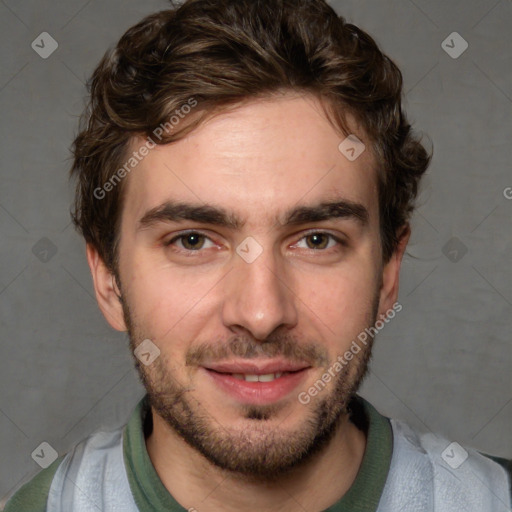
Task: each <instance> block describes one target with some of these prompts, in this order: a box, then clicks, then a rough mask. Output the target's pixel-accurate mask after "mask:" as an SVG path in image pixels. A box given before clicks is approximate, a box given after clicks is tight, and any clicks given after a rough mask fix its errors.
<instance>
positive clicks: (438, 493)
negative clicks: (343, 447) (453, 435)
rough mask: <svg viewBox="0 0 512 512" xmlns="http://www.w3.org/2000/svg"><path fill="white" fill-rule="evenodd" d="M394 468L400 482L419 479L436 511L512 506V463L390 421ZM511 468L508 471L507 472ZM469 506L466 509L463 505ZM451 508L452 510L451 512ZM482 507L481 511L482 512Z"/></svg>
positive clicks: (483, 509)
mask: <svg viewBox="0 0 512 512" xmlns="http://www.w3.org/2000/svg"><path fill="white" fill-rule="evenodd" d="M391 425H392V429H393V441H394V448H393V459H394V460H392V468H394V472H395V473H396V475H397V478H398V479H400V475H402V476H403V477H404V478H411V477H417V485H418V490H421V488H424V487H425V486H426V484H425V482H429V484H428V489H425V491H426V492H427V493H430V494H431V495H432V500H433V503H432V505H433V506H434V507H435V508H434V509H435V510H437V509H438V508H437V507H439V510H452V509H453V510H463V509H464V510H471V511H472V510H479V511H482V512H483V511H487V510H499V507H500V506H503V504H506V505H507V506H509V505H510V504H511V490H510V461H507V460H505V459H494V458H492V457H489V456H485V455H483V454H481V453H479V452H477V451H476V450H474V449H473V448H469V447H467V446H461V445H460V444H458V443H456V442H451V441H449V440H447V439H445V438H444V437H442V436H438V435H435V434H432V433H421V432H417V431H415V430H414V429H412V428H411V427H410V426H408V425H407V424H405V423H403V422H400V421H396V420H391ZM507 467H508V470H507ZM464 504H467V507H466V508H464V507H461V505H464ZM450 507H452V508H450ZM479 507H480V508H479Z"/></svg>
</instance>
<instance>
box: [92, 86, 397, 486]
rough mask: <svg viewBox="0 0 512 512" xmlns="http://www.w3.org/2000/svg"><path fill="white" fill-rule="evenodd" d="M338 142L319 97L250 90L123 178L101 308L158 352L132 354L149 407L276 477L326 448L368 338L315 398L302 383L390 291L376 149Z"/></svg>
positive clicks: (251, 471)
mask: <svg viewBox="0 0 512 512" xmlns="http://www.w3.org/2000/svg"><path fill="white" fill-rule="evenodd" d="M355 133H357V134H358V135H359V138H363V137H364V136H363V134H361V133H359V132H357V130H356V129H355ZM344 138H345V136H343V135H341V134H340V133H338V132H337V131H336V130H335V129H334V128H333V126H332V125H331V124H330V123H329V122H328V120H327V118H326V117H325V114H324V113H323V110H322V108H321V106H320V104H319V103H318V102H317V100H315V99H313V98H312V97H309V96H303V97H299V96H293V95H284V96H283V97H280V98H278V99H269V100H254V101H252V102H249V103H247V104H244V105H243V106H241V107H239V108H237V109H235V110H232V111H230V112H227V113H222V114H219V115H218V116H216V117H213V118H211V119H210V120H209V121H207V122H206V123H204V124H203V125H201V126H200V127H199V128H197V129H196V130H195V131H193V132H192V133H191V134H189V135H188V136H187V137H186V138H185V139H182V140H181V141H178V142H176V143H173V144H170V145H165V146H157V147H156V148H155V149H153V150H151V151H150V153H149V155H148V156H146V157H145V158H144V160H142V162H141V163H140V164H139V165H138V166H137V168H136V169H135V170H134V171H132V173H131V175H130V176H129V178H128V179H127V182H126V189H125V194H126V195H125V202H124V209H123V214H122V222H121V231H120V244H119V280H120V293H121V294H122V304H123V308H122V309H121V306H120V305H119V301H117V299H110V298H109V297H108V293H107V292H105V293H103V294H102V293H101V292H100V293H99V301H100V306H101V307H102V309H103V311H104V312H105V315H106V316H107V318H108V319H109V320H110V322H111V324H112V325H113V326H114V327H116V328H118V329H125V328H126V329H127V330H128V331H129V334H130V339H131V343H132V349H135V348H136V347H137V346H138V345H139V344H140V343H141V342H142V341H143V340H146V339H149V340H151V342H152V343H153V344H154V345H155V346H156V347H158V349H159V351H160V355H159V357H157V358H156V359H155V360H154V361H153V362H152V363H151V364H150V365H147V366H146V365H145V364H141V363H140V362H139V361H138V360H137V365H138V369H139V371H140V374H141V377H142V379H143V382H144V384H145V386H146V389H147V391H148V394H149V396H150V400H151V404H152V406H153V409H154V411H155V412H156V413H157V414H158V415H159V416H160V417H161V418H162V419H163V420H165V422H166V424H167V425H168V426H169V427H170V428H171V429H172V431H174V432H176V433H178V434H179V435H181V436H182V437H183V438H184V439H185V441H186V442H187V443H189V445H191V446H193V447H194V448H196V449H197V450H198V451H199V452H200V453H201V454H203V455H204V456H205V457H206V458H207V459H208V460H209V461H211V462H212V463H214V464H216V465H218V466H220V467H222V468H224V469H228V470H231V471H235V472H238V473H240V474H245V475H252V476H255V477H260V478H265V477H267V478H270V477H273V476H275V475H276V474H279V473H282V472H284V471H286V470H287V469H289V468H291V467H294V466H296V465H297V464H299V463H300V462H301V461H304V460H306V459H307V458H308V457H310V456H311V455H312V454H313V453H316V452H317V451H318V450H319V449H320V448H321V447H322V446H324V445H325V444H326V442H327V441H328V440H329V439H330V438H331V436H332V435H333V433H334V432H335V430H336V426H337V425H338V424H339V421H340V419H341V418H342V417H343V416H344V414H345V413H346V407H347V403H348V401H349V400H350V397H351V396H352V395H353V393H354V392H355V391H356V389H357V387H358V385H359V383H360V381H361V379H362V377H363V375H364V372H365V369H366V365H367V361H368V358H369V355H370V344H368V345H367V346H362V347H361V348H362V349H361V350H360V351H359V352H358V353H357V354H355V355H354V357H353V359H352V360H351V361H350V362H349V363H348V364H346V365H345V366H343V368H342V369H341V370H339V371H337V372H334V375H333V378H332V379H331V380H330V381H329V382H328V383H326V384H325V385H324V387H323V388H322V389H321V391H319V392H318V393H317V395H316V396H314V397H312V398H311V400H310V401H309V402H308V403H307V404H304V403H303V401H301V400H299V399H298V397H299V394H300V393H301V392H304V391H307V390H308V389H309V388H311V386H313V385H314V384H315V382H317V381H318V380H319V379H320V378H321V376H322V374H324V372H325V371H326V370H327V369H328V368H332V366H333V363H334V362H335V360H336V358H337V357H338V356H340V355H342V354H344V353H345V352H346V351H347V350H348V349H349V347H350V345H351V343H352V341H353V340H355V339H356V338H357V336H358V334H359V333H361V332H362V331H364V329H365V328H366V327H369V326H371V325H373V324H374V322H375V320H376V317H377V316H378V315H379V314H380V313H383V312H384V311H386V310H387V309H389V308H390V307H391V305H392V303H393V302H394V300H395V299H396V285H397V272H398V268H397V266H399V258H398V259H397V258H392V259H391V261H390V262H389V263H388V264H386V265H383V263H382V251H381V240H380V236H379V218H378V201H377V179H376V173H375V169H374V167H375V166H374V163H373V160H372V156H371V155H370V152H369V151H368V150H367V151H364V152H363V153H362V154H361V155H360V156H359V157H358V158H357V159H356V160H354V161H349V160H348V159H347V158H346V157H345V156H344V155H343V154H342V153H341V152H340V151H339V149H338V145H339V144H340V142H341V141H342V140H343V139H344ZM142 143H143V141H142V140H139V141H134V149H136V147H137V145H141V144H142ZM92 259H93V258H90V263H91V261H92ZM397 261H398V263H397ZM93 267H94V264H93V263H91V268H93ZM94 274H95V270H94V268H93V275H94ZM98 274H99V273H98V271H96V276H95V284H96V287H97V293H98V287H99V288H101V283H100V281H101V278H100V277H98Z"/></svg>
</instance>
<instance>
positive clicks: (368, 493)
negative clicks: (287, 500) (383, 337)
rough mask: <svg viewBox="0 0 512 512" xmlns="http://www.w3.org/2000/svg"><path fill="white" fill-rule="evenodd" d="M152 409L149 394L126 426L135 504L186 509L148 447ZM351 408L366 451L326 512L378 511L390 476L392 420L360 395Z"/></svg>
mask: <svg viewBox="0 0 512 512" xmlns="http://www.w3.org/2000/svg"><path fill="white" fill-rule="evenodd" d="M149 410H150V408H149V402H148V400H147V396H146V397H144V398H143V399H142V400H141V401H140V402H139V404H138V405H137V407H136V408H135V410H134V412H133V414H132V416H131V418H130V420H129V422H128V424H127V425H126V427H125V429H124V436H123V451H124V460H125V466H126V472H127V475H128V480H129V482H130V488H131V490H132V494H133V497H134V499H135V503H136V504H137V506H138V507H139V510H140V512H153V511H154V510H166V511H168V512H187V509H185V508H183V507H182V506H181V505H180V504H179V503H178V502H177V501H176V500H175V499H174V498H173V497H172V496H171V494H170V493H169V491H167V489H166V488H165V487H164V485H163V483H162V481H161V480H160V478H159V476H158V474H157V472H156V471H155V468H154V467H153V464H152V463H151V459H150V458H149V455H148V452H147V450H146V442H145V437H144V428H143V425H144V422H145V420H146V417H147V414H148V412H149ZM352 411H353V412H352V416H353V421H354V423H356V425H358V426H360V428H361V427H363V428H364V429H365V430H366V432H367V444H366V450H365V453H364V457H363V461H362V463H361V467H360V469H359V472H358V474H357V477H356V479H355V481H354V483H353V484H352V486H351V487H350V489H349V490H348V491H347V492H346V493H345V495H344V496H343V497H342V498H341V499H340V500H339V501H338V502H336V503H335V504H334V505H332V507H329V508H328V509H327V510H326V512H374V511H376V510H377V507H378V504H379V500H380V497H381V494H382V490H383V489H384V485H385V483H386V479H387V476H388V471H389V465H390V463H391V454H392V452H393V434H392V430H391V425H390V423H389V420H388V419H387V418H386V417H384V416H382V415H381V414H380V413H379V412H377V410H376V409H375V408H374V407H373V406H372V405H371V404H370V403H369V402H367V401H366V400H364V399H363V398H361V397H359V396H357V397H356V398H355V399H354V401H353V403H352Z"/></svg>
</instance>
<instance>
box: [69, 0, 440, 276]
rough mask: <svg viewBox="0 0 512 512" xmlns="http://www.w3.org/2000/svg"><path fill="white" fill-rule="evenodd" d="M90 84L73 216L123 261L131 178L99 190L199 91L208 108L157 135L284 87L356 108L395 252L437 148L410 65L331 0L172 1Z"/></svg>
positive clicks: (333, 108)
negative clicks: (432, 148) (101, 193)
mask: <svg viewBox="0 0 512 512" xmlns="http://www.w3.org/2000/svg"><path fill="white" fill-rule="evenodd" d="M88 87H89V91H90V99H89V104H88V108H87V109H86V111H85V112H84V114H83V116H82V120H81V130H80V133H79V134H78V136H77V137H76V139H75V141H74V144H73V154H74V162H73V166H72V170H71V174H72V175H76V177H77V178H78V181H77V186H76V197H75V204H74V209H73V211H72V217H73V220H74V223H75V225H76V227H77V228H78V229H79V231H80V232H81V233H82V234H83V236H84V237H85V240H86V241H87V242H88V243H90V244H92V245H93V246H94V247H95V248H96V249H97V250H98V252H99V254H100V256H101V257H102V259H103V260H104V261H105V263H106V264H107V266H108V267H109V268H110V269H111V270H112V271H113V272H115V271H116V268H117V257H118V254H117V245H118V237H119V225H120V216H121V215H120V213H121V211H122V203H123V183H122V182H120V183H119V185H118V186H113V187H109V189H111V190H110V191H109V192H108V194H105V197H102V198H98V197H97V195H98V194H97V192H96V193H95V191H97V190H98V188H101V187H102V186H103V184H105V183H106V182H108V181H109V180H112V177H113V176H114V175H115V173H116V172H118V171H119V170H120V166H122V164H123V162H124V161H126V158H127V152H128V149H129V145H130V141H131V140H133V137H134V136H141V135H142V136H144V137H151V134H152V133H154V131H155V130H156V129H158V126H163V125H165V123H169V119H170V117H171V116H172V115H173V114H174V113H175V112H176V111H179V109H180V108H181V107H182V106H183V105H185V104H187V102H190V98H194V101H195V102H196V104H197V108H196V112H197V113H198V115H194V116H190V117H191V118H192V119H193V121H190V122H184V123H181V124H178V125H176V126H173V127H172V129H170V130H167V131H166V133H165V134H164V135H163V136H161V138H159V139H158V140H157V141H154V142H156V143H158V144H164V143H170V142H173V141H176V140H179V139H180V138H182V137H183V136H184V135H186V134H187V133H189V132H190V131H191V130H193V129H194V128H195V127H197V126H198V125H199V124H200V123H201V122H202V121H204V119H205V118H206V117H207V116H208V115H211V113H212V112H215V111H219V109H222V108H227V107H228V106H230V105H235V104H237V103H240V102H242V101H245V100H250V99H252V98H256V97H261V96H265V95H271V94H273V93H275V92H277V91H282V90H285V91H286V90H291V91H298V92H305V93H311V94H314V95H315V96H317V97H318V98H320V99H321V100H322V103H323V104H324V105H326V106H328V108H327V107H325V106H324V108H326V112H328V113H329V114H330V115H329V118H330V119H331V120H332V121H333V123H334V125H337V126H338V127H339V128H340V129H341V131H342V132H343V133H345V134H348V133H350V132H349V131H348V130H347V124H346V114H347V113H350V114H351V115H353V116H354V117H355V119H356V120H357V122H358V124H359V125H360V126H361V127H362V129H363V130H364V132H365V134H366V136H367V138H368V139H367V140H366V141H365V144H367V146H368V147H370V148H371V150H372V152H373V154H374V156H375V159H376V162H377V166H378V169H377V171H378V173H377V174H378V181H379V183H378V186H379V213H380V229H381V238H382V248H383V258H384V261H388V260H389V258H390V257H391V255H392V254H393V252H394V250H395V249H396V245H397V242H398V233H399V230H400V229H401V228H402V227H404V226H405V225H406V224H407V222H408V219H409V216H410V214H411V212H412V211H413V208H414V205H413V202H414V199H415V198H416V195H417V190H418V182H419V179H420V177H421V176H422V174H423V173H424V172H425V170H426V169H427V167H428V165H429V162H430V158H431V157H430V155H429V154H428V153H427V151H426V150H425V148H424V147H423V145H422V144H421V143H420V140H419V139H418V138H417V137H416V136H415V135H414V134H413V132H412V130H411V126H410V124H409V123H408V121H407V119H406V117H405V114H404V112H403V110H402V104H401V96H402V75H401V73H400V70H399V69H398V68H397V66H396V65H395V64H394V63H393V62H392V61H391V60H390V59H389V58H388V57H387V56H386V55H384V54H383V53H382V52H381V51H380V50H379V48H378V46H377V44H376V43H375V41H374V40H373V39H372V38H371V37H370V36H369V35H368V34H367V33H365V32H364V31H362V30H361V29H359V28H358V27H356V26H355V25H352V24H349V23H347V22H346V21H345V19H344V18H343V17H341V16H338V15H337V14H336V13H335V11H334V10H333V9H332V8H331V7H330V6H329V5H328V4H327V3H326V2H325V1H324V0H188V1H186V2H185V3H184V4H182V5H181V6H174V5H172V8H171V9H169V10H165V11H162V12H159V13H156V14H153V15H150V16H148V17H146V18H145V19H143V20H142V21H141V22H140V23H138V24H137V25H135V26H134V27H132V28H130V29H129V30H128V31H127V32H126V33H125V34H124V35H123V36H122V37H121V39H120V41H119V43H118V44H117V46H116V47H115V48H114V49H113V50H111V51H109V52H107V53H106V55H105V56H104V57H103V59H102V60H101V62H100V63H99V65H98V67H97V68H96V70H95V71H94V73H93V75H92V77H91V80H90V82H89V84H88ZM167 126H169V124H168V125H167ZM153 140H154V137H153ZM114 185H116V184H114Z"/></svg>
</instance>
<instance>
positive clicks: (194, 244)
mask: <svg viewBox="0 0 512 512" xmlns="http://www.w3.org/2000/svg"><path fill="white" fill-rule="evenodd" d="M180 239H181V240H182V242H181V243H182V245H183V247H184V248H185V249H188V250H191V251H193V250H197V249H201V248H202V247H203V245H204V239H205V236H204V235H200V234H198V233H189V234H187V235H182V236H181V237H180Z"/></svg>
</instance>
